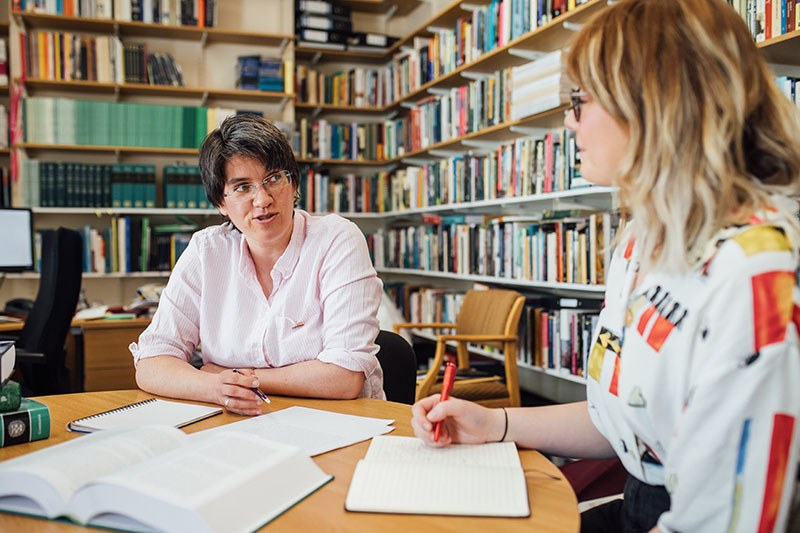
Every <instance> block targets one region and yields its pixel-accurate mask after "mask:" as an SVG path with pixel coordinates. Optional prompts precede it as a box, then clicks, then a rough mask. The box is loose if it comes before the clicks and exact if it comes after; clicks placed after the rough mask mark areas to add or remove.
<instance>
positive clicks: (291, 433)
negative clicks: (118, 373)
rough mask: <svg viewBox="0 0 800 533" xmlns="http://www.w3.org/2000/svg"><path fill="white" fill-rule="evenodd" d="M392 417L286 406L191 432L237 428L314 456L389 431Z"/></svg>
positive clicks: (203, 432) (199, 433)
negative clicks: (263, 413) (285, 407)
mask: <svg viewBox="0 0 800 533" xmlns="http://www.w3.org/2000/svg"><path fill="white" fill-rule="evenodd" d="M392 422H394V420H388V419H383V418H369V417H366V416H355V415H345V414H342V413H333V412H330V411H322V410H319V409H310V408H308V407H299V406H294V407H289V408H288V409H282V410H280V411H275V412H274V413H269V414H265V415H261V416H256V417H253V418H248V419H245V420H242V421H240V422H234V423H232V424H227V425H225V426H220V427H216V428H212V429H208V430H205V431H200V432H198V433H195V434H194V435H202V434H208V433H211V432H216V431H222V430H238V431H243V432H246V433H249V434H252V435H258V436H261V437H266V438H267V439H269V440H272V441H275V442H280V443H282V444H288V445H290V446H296V447H297V448H300V449H301V450H303V451H304V452H305V453H307V454H308V455H311V456H314V455H319V454H321V453H325V452H329V451H331V450H335V449H337V448H342V447H344V446H350V445H351V444H355V443H357V442H361V441H363V440H367V439H370V438H372V437H375V436H376V435H383V434H384V433H389V432H390V431H392V430H393V429H394V427H392V426H390V425H389V424H391V423H392Z"/></svg>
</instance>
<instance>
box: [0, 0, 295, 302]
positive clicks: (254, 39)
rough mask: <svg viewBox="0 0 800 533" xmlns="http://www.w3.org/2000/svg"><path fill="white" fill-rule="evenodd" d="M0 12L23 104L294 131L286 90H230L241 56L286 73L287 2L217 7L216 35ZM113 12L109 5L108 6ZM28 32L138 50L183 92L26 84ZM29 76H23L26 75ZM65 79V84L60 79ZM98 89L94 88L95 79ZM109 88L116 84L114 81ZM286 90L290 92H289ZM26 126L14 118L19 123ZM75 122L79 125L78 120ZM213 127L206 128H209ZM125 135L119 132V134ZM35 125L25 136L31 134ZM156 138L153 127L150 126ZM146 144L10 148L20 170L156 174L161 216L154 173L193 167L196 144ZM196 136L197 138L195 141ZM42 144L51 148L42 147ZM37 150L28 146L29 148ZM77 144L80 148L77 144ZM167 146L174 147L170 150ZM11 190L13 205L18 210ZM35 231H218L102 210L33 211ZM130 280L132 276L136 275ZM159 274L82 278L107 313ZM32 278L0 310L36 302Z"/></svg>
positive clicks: (211, 216)
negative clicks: (91, 107)
mask: <svg viewBox="0 0 800 533" xmlns="http://www.w3.org/2000/svg"><path fill="white" fill-rule="evenodd" d="M3 3H4V4H5V6H4V7H5V9H4V12H5V13H7V14H8V19H9V25H8V33H9V49H8V50H9V51H8V53H9V59H11V60H12V61H11V62H10V63H11V72H10V79H11V80H13V81H12V83H13V87H18V88H20V89H21V90H22V94H23V95H24V96H25V97H29V98H38V97H41V98H58V99H66V100H69V101H73V102H79V101H81V100H88V101H94V102H108V103H133V104H154V105H160V106H178V107H197V108H204V107H209V108H211V107H213V108H222V109H224V110H234V109H235V110H248V111H256V112H259V113H262V114H263V115H264V116H265V117H267V118H270V119H273V120H276V121H279V122H281V123H284V124H291V123H292V122H293V121H294V94H293V91H292V89H291V87H289V86H290V85H291V83H290V80H289V83H288V84H286V85H285V86H284V90H281V91H254V90H240V89H238V88H237V87H236V77H237V76H236V75H237V71H236V68H235V67H236V64H237V57H238V56H242V55H259V56H269V57H275V58H278V59H280V61H281V62H282V63H283V64H285V65H287V66H289V67H290V66H291V65H292V62H293V60H294V35H292V34H291V33H288V34H287V33H285V30H286V28H292V27H293V16H294V15H293V12H294V6H293V2H292V1H291V0H230V1H225V2H217V9H218V12H217V20H216V21H215V24H214V27H195V26H175V25H168V24H159V23H143V22H135V21H123V20H114V19H102V18H86V17H73V16H63V15H58V14H45V13H34V12H28V11H26V12H19V11H12V10H11V7H10V6H9V5H8V4H9V2H3ZM115 5H116V4H115ZM31 32H64V33H71V34H81V35H87V36H89V37H91V38H95V37H103V38H106V37H107V38H113V39H116V38H119V39H120V40H121V41H122V42H124V43H139V44H144V45H145V46H146V51H147V52H149V53H152V52H164V53H169V54H171V55H173V56H174V57H175V61H176V63H177V64H178V65H180V66H181V67H182V75H183V79H184V86H182V87H177V86H165V85H148V84H143V83H103V82H98V81H74V80H71V81H66V80H63V79H47V78H56V77H57V76H41V77H36V78H35V77H32V76H31V75H28V76H26V75H25V73H24V72H23V69H22V67H21V65H20V64H19V58H20V57H21V56H20V54H21V40H20V34H23V33H28V34H30V33H31ZM29 74H30V73H29ZM62 77H63V76H62ZM101 79H102V78H101ZM111 79H114V78H113V77H112V78H111ZM286 87H289V88H288V90H287V88H286ZM24 118H25V117H21V120H24ZM76 118H77V119H78V120H80V119H81V118H82V117H76ZM209 120H211V119H209ZM123 125H124V124H123ZM39 126H40V124H36V125H33V126H32V128H37V127H39ZM149 127H150V129H152V130H157V129H158V124H156V123H153V124H152V125H151V126H149ZM147 135H148V136H147V138H146V139H145V142H138V141H137V142H131V141H130V140H129V139H126V140H123V142H122V144H135V146H130V145H120V143H113V142H112V139H101V141H102V142H97V143H94V144H91V145H87V144H75V143H63V144H55V143H53V142H41V141H42V139H41V138H35V137H31V138H29V139H30V140H31V141H32V142H21V141H22V139H21V140H20V141H18V142H17V143H16V144H15V146H14V147H13V151H14V152H15V155H16V156H17V157H18V159H19V162H20V167H22V166H23V165H24V164H25V162H26V160H29V159H36V160H39V161H41V162H66V163H70V162H72V163H88V164H98V165H99V164H103V165H106V164H123V165H128V164H130V165H152V166H154V167H155V169H156V176H157V182H156V190H157V191H158V192H157V195H156V196H157V202H156V205H157V206H164V205H165V199H164V198H162V196H163V195H162V193H161V191H162V185H163V182H162V169H163V168H164V167H165V166H168V165H169V166H174V165H196V164H197V148H198V146H197V145H196V144H194V143H193V144H191V145H187V144H185V143H181V144H175V145H173V144H162V143H157V142H153V143H152V144H154V145H155V146H148V142H149V141H150V139H151V137H150V134H149V132H148V133H147ZM197 135H198V136H200V135H201V133H200V132H198V133H197ZM47 140H48V141H49V139H47ZM33 141H36V142H33ZM80 142H83V141H80ZM169 146H173V147H169ZM1 157H2V154H0V158H1ZM19 189H20V188H19V187H18V188H17V191H16V192H15V194H16V197H15V204H16V205H23V200H22V192H20V191H19ZM33 210H34V224H35V227H36V228H37V229H44V228H52V227H58V226H66V227H73V228H76V229H79V230H81V231H83V230H84V229H85V228H89V227H91V228H96V229H97V231H100V232H102V231H104V230H106V231H108V230H109V229H110V227H111V226H112V225H114V224H116V221H117V220H118V219H119V218H122V217H125V218H129V219H130V220H134V221H139V222H141V221H142V220H143V219H148V220H149V221H150V223H151V224H152V225H161V226H168V225H175V226H179V225H181V224H184V225H185V226H191V225H195V226H197V227H204V226H207V225H209V224H217V223H219V222H221V220H222V218H221V216H220V215H219V214H218V213H217V212H216V210H213V209H212V210H208V209H167V208H164V207H156V208H136V209H134V208H111V207H110V206H108V207H101V208H95V207H34V209H33ZM137 270H138V269H137ZM167 276H168V273H165V272H164V271H161V270H158V271H145V272H127V273H120V272H110V273H104V274H98V273H96V272H87V273H85V274H84V288H85V289H86V292H87V297H88V299H89V300H90V301H96V300H100V301H103V302H104V303H107V304H111V305H118V304H125V303H128V302H129V301H130V300H131V299H132V298H133V296H134V294H135V289H136V287H137V286H139V285H141V284H144V283H149V282H156V283H164V282H165V281H166V277H167ZM37 280H38V276H37V275H36V274H25V275H16V276H8V277H7V278H6V280H5V282H4V283H3V286H2V293H0V300H3V301H4V300H7V299H8V298H11V297H17V296H23V297H31V295H33V294H35V293H36V283H37Z"/></svg>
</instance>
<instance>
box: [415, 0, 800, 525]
mask: <svg viewBox="0 0 800 533" xmlns="http://www.w3.org/2000/svg"><path fill="white" fill-rule="evenodd" d="M568 72H569V76H570V78H571V79H573V80H574V82H575V83H576V85H578V86H579V89H577V90H576V92H575V93H574V94H573V107H572V109H571V111H570V113H569V114H568V115H567V117H566V119H565V125H566V127H568V128H570V129H572V130H574V131H575V132H576V134H577V144H578V146H579V148H580V150H581V158H582V167H581V172H582V174H583V175H584V176H585V177H586V178H587V179H589V180H591V181H593V182H594V183H597V184H602V185H616V186H618V187H619V190H620V192H619V198H620V202H621V205H622V206H623V209H624V210H625V211H626V213H627V214H628V215H629V216H630V223H629V224H627V226H626V228H625V230H624V231H623V232H621V235H620V238H619V239H618V242H617V247H616V250H615V253H614V255H613V260H612V264H611V266H610V269H609V281H608V285H607V290H606V297H605V306H604V308H603V310H602V312H601V314H600V320H599V327H598V330H597V331H596V332H595V339H594V343H595V344H594V348H593V350H592V351H591V356H590V359H589V363H588V376H587V397H588V401H587V402H582V403H574V404H567V405H556V406H550V407H545V408H518V409H505V410H502V409H494V410H491V409H486V408H483V407H480V406H477V405H475V404H471V403H469V402H465V401H461V400H456V399H451V400H448V401H446V402H442V403H439V401H438V399H437V398H436V397H429V398H426V399H424V400H421V401H420V402H418V403H417V404H416V405H415V406H414V408H413V412H414V418H413V421H412V423H413V425H414V429H415V432H416V434H417V435H418V436H419V437H420V438H422V439H423V440H425V441H427V442H429V443H431V444H432V445H434V446H446V445H448V444H449V443H453V442H486V441H497V440H512V441H515V442H516V443H517V444H518V445H520V446H524V447H528V448H536V449H539V450H541V451H544V452H547V453H552V454H557V455H562V456H570V457H584V458H605V457H613V456H614V455H616V456H617V457H619V459H620V460H621V462H622V464H623V465H624V466H625V468H626V470H627V471H628V473H629V479H628V482H627V483H626V486H625V498H624V499H623V500H622V501H621V502H616V503H613V504H609V505H608V506H603V507H599V508H597V509H595V510H593V511H590V512H589V513H586V514H585V515H584V516H583V517H582V530H583V531H684V532H686V531H756V530H758V531H782V530H784V529H785V528H786V524H787V521H788V516H789V506H790V501H791V498H792V492H793V490H794V486H795V480H796V475H797V463H798V455H799V452H800V450H799V449H798V448H800V438H798V437H799V431H800V420H798V417H800V348H799V347H798V327H800V291H799V290H798V287H797V280H796V272H797V269H798V246H800V232H799V231H798V223H797V219H796V218H795V212H796V209H797V204H796V203H795V202H794V201H791V200H790V198H796V197H797V195H798V193H799V192H800V127H799V126H798V123H799V122H800V120H798V114H797V110H796V109H795V108H793V106H792V105H791V104H790V102H789V101H788V100H787V99H786V98H785V97H784V96H783V95H782V94H781V93H780V92H779V91H778V89H777V87H776V86H775V83H774V81H773V77H772V74H771V73H770V71H769V69H768V68H767V66H766V65H765V63H764V61H763V59H762V58H761V56H760V55H759V52H758V50H757V49H756V47H755V45H754V43H753V41H752V39H751V37H750V35H749V33H748V31H747V29H746V27H745V25H744V23H743V22H742V20H741V18H740V17H739V16H738V15H736V13H735V12H734V11H733V9H731V8H730V6H728V5H726V4H725V3H724V2H722V1H720V0H623V1H620V2H615V3H614V4H613V5H611V6H609V7H607V8H605V9H604V10H603V11H602V12H601V13H599V14H598V15H597V16H596V18H594V19H593V20H592V21H591V22H590V23H588V24H586V26H585V27H584V28H583V29H582V30H581V31H580V32H579V33H578V34H577V35H576V37H575V40H574V41H573V43H572V46H571V51H570V55H569V59H568ZM441 420H443V421H444V423H443V431H442V436H441V438H440V439H439V442H438V443H433V442H432V441H433V434H432V428H433V424H434V423H435V422H437V421H441Z"/></svg>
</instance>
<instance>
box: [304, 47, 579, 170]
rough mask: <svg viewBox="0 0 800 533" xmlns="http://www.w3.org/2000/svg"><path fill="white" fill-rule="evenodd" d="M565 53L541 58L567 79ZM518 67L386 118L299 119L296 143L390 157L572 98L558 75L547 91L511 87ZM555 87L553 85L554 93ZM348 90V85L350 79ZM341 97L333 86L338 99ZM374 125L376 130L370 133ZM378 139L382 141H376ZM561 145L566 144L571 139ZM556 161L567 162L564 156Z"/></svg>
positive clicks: (329, 151) (341, 155)
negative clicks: (359, 120)
mask: <svg viewBox="0 0 800 533" xmlns="http://www.w3.org/2000/svg"><path fill="white" fill-rule="evenodd" d="M560 58H561V53H560V52H556V53H553V54H550V55H548V56H547V59H546V60H544V59H543V60H542V61H546V62H548V63H554V64H555V67H554V68H555V69H556V71H557V72H559V73H558V74H556V77H557V78H558V79H563V78H562V77H561V74H560V68H561V67H560V65H561V59H560ZM514 70H515V69H511V68H509V69H504V70H500V71H496V72H494V73H492V74H488V75H485V76H484V77H482V78H481V79H478V80H474V81H471V82H469V83H467V84H466V85H462V86H460V87H454V88H451V89H440V90H439V91H437V93H438V94H434V95H430V96H427V97H425V98H423V99H421V100H419V101H418V102H416V105H415V107H413V108H412V109H411V111H410V112H409V113H408V114H407V116H404V117H402V118H394V119H391V120H386V121H383V122H381V123H373V124H358V123H350V124H333V123H330V122H329V121H328V120H326V119H318V120H315V121H309V119H308V118H306V117H303V118H301V119H300V125H299V131H298V137H299V138H298V139H297V140H296V147H295V149H296V150H298V152H299V154H300V156H301V157H307V158H319V159H374V160H383V159H390V158H393V157H399V156H402V155H403V154H405V153H408V152H411V151H415V150H421V149H424V148H427V147H430V146H433V145H435V144H438V143H441V142H445V141H448V140H451V139H455V138H458V137H463V136H464V135H467V134H469V133H472V132H477V131H480V130H482V129H485V128H487V127H491V126H495V125H498V124H503V123H506V122H508V121H509V120H517V119H519V118H522V117H524V116H527V115H529V114H532V113H537V112H541V111H544V110H545V109H553V108H555V107H558V106H559V105H561V104H562V103H563V102H565V101H566V100H568V94H569V89H568V86H567V85H565V82H563V81H558V79H557V80H556V85H555V86H551V85H549V84H548V86H547V87H540V88H539V89H544V92H543V91H542V90H539V91H537V92H535V93H531V92H529V90H528V89H526V88H522V89H519V88H518V87H517V88H515V89H512V87H513V83H518V82H513V81H512V76H513V74H512V72H513V71H514ZM351 72H352V71H351ZM525 77H527V78H529V77H530V76H525ZM334 79H335V78H332V80H334ZM550 79H552V76H547V78H546V80H550ZM518 80H519V76H518ZM548 83H549V82H548ZM534 85H535V84H534ZM551 89H552V90H553V91H554V92H553V93H552V96H550V90H551ZM344 90H345V91H347V83H346V82H345V83H344ZM512 90H513V91H514V93H513V94H512ZM537 95H538V96H537ZM339 97H340V96H339V93H338V92H337V90H336V89H334V91H333V99H334V100H336V99H337V98H339ZM517 97H519V100H520V103H519V104H518V102H517V99H516V98H517ZM371 131H373V132H374V135H370V132H371ZM365 136H368V138H365ZM562 137H564V140H565V141H568V142H569V143H570V150H571V152H569V153H568V154H567V155H568V157H564V158H563V159H564V160H570V161H572V162H573V163H570V164H569V165H568V166H567V167H565V168H576V163H577V159H578V158H579V155H578V152H577V150H576V149H575V146H574V138H572V137H568V136H566V134H565V135H563V136H562ZM373 142H376V143H378V145H379V146H376V147H373V146H372V143H373ZM561 146H562V147H566V146H567V144H566V143H565V144H562V145H561ZM557 163H558V164H562V166H563V161H558V162H557Z"/></svg>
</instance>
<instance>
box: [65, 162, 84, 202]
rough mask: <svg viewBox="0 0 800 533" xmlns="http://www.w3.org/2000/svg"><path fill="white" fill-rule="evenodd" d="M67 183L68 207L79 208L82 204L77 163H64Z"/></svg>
mask: <svg viewBox="0 0 800 533" xmlns="http://www.w3.org/2000/svg"><path fill="white" fill-rule="evenodd" d="M64 174H65V183H66V186H67V194H66V199H67V203H66V204H64V205H66V206H67V207H78V206H79V205H81V204H79V203H78V202H80V196H79V193H80V187H79V184H78V182H77V178H76V176H75V163H64Z"/></svg>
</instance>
